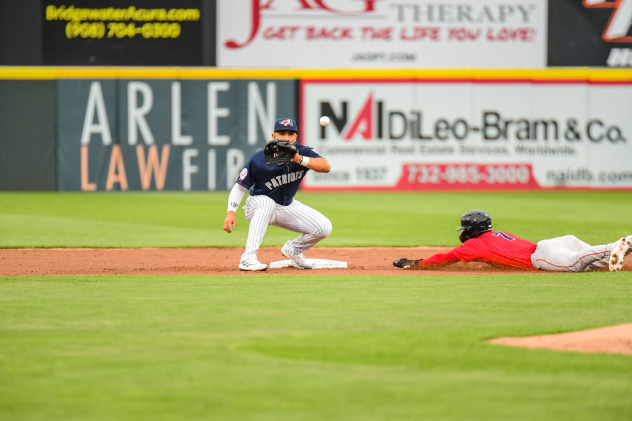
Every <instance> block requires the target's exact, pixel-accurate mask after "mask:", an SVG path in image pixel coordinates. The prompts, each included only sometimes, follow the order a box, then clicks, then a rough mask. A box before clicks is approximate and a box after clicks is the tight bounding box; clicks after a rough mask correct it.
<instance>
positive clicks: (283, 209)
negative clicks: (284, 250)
mask: <svg viewBox="0 0 632 421" xmlns="http://www.w3.org/2000/svg"><path fill="white" fill-rule="evenodd" d="M244 210H245V212H246V220H247V221H248V222H250V228H249V229H248V241H247V242H246V251H245V252H244V254H243V255H242V256H241V261H242V262H244V261H247V260H251V259H256V258H257V250H259V246H260V245H261V242H262V241H263V236H264V235H265V233H266V230H267V229H268V225H273V226H275V227H281V228H285V229H287V230H290V231H294V232H300V233H301V235H299V236H298V237H297V238H296V239H294V240H292V241H288V242H287V246H288V247H289V248H290V250H291V251H292V252H294V253H303V252H304V251H307V250H309V249H310V248H312V246H313V245H314V244H316V243H317V242H319V241H321V240H323V239H325V238H327V236H328V235H329V234H331V229H332V226H331V222H330V221H329V219H327V217H326V216H324V215H323V214H322V213H320V212H318V211H317V210H315V209H312V208H310V207H309V206H307V205H304V204H302V203H301V202H299V201H298V200H296V199H295V200H294V201H293V202H292V203H290V204H289V205H288V206H282V205H279V204H278V203H276V202H275V201H274V200H272V199H270V198H269V197H268V196H250V197H249V198H248V200H246V206H244Z"/></svg>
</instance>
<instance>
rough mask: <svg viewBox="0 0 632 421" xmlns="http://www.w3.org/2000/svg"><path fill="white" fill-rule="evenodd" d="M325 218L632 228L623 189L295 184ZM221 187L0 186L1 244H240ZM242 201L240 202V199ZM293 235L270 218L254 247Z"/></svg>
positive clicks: (409, 242) (390, 231) (441, 231)
mask: <svg viewBox="0 0 632 421" xmlns="http://www.w3.org/2000/svg"><path fill="white" fill-rule="evenodd" d="M297 199H298V200H300V201H301V202H303V203H305V204H307V205H309V206H312V207H313V208H315V209H317V210H318V211H320V212H321V213H323V214H324V215H325V216H327V217H328V218H329V219H330V220H331V222H332V224H333V228H334V229H333V233H332V235H331V236H330V237H329V238H327V239H326V240H324V241H322V242H321V243H319V245H318V246H321V247H347V246H419V245H423V246H457V245H458V244H460V243H459V240H458V235H457V234H456V233H455V232H454V230H455V228H456V227H458V226H459V225H458V224H459V220H460V217H461V215H462V214H463V213H464V212H466V211H468V210H472V209H484V210H486V211H487V212H489V213H490V215H491V216H492V220H493V221H494V228H495V229H497V230H503V231H508V232H511V233H513V234H516V235H518V236H520V237H522V238H525V239H527V240H531V241H534V242H537V241H539V240H542V239H545V238H552V237H558V236H561V235H566V234H574V235H576V236H577V237H579V238H581V239H582V240H584V241H586V242H588V243H590V244H606V243H610V242H613V241H615V240H616V239H618V238H619V237H621V236H623V235H629V234H630V233H632V219H631V218H629V217H628V215H629V214H630V209H632V194H630V193H629V192H538V193H532V192H529V193H478V192H476V193H475V192H472V193H309V194H308V193H300V194H299V195H298V196H297ZM227 200H228V193H227V192H218V193H182V192H180V193H167V192H160V193H94V194H86V193H7V192H4V193H0V247H4V248H14V247H244V245H245V244H246V238H247V234H248V223H247V222H246V220H245V217H244V212H243V210H242V209H240V210H239V211H238V212H237V231H236V232H233V233H232V234H230V235H229V234H227V233H225V232H224V231H223V230H222V223H223V221H224V217H225V216H226V207H227ZM244 204H245V200H244V201H242V205H244ZM290 238H293V235H292V234H291V233H289V232H288V231H285V230H282V229H279V228H275V227H269V229H268V232H267V234H266V236H265V239H264V241H263V246H273V245H282V244H284V243H285V241H287V240H288V239H290Z"/></svg>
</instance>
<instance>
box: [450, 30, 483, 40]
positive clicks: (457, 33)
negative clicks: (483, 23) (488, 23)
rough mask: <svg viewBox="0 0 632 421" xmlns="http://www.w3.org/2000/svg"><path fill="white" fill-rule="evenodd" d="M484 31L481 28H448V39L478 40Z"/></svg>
mask: <svg viewBox="0 0 632 421" xmlns="http://www.w3.org/2000/svg"><path fill="white" fill-rule="evenodd" d="M482 33H483V31H482V30H481V28H477V29H468V28H448V40H449V41H452V40H454V41H476V40H477V39H478V38H479V37H480V36H481V34H482Z"/></svg>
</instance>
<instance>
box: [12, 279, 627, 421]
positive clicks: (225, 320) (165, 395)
mask: <svg viewBox="0 0 632 421" xmlns="http://www.w3.org/2000/svg"><path fill="white" fill-rule="evenodd" d="M0 288H1V291H2V293H1V294H0V320H1V321H2V322H1V325H0V326H1V329H0V378H1V379H2V381H1V382H0V418H1V419H3V420H40V419H41V420H44V419H46V420H49V419H59V420H132V419H133V420H152V421H155V420H169V421H173V420H206V419H216V420H233V419H234V420H246V419H247V420H323V419H328V420H345V421H348V420H363V421H364V420H385V419H388V420H409V419H429V420H503V421H504V420H529V421H531V420H536V419H537V420H544V419H546V420H573V421H577V420H591V421H592V420H596V419H599V420H622V421H623V420H629V419H631V418H632V404H631V400H630V396H632V357H631V356H623V355H600V354H581V353H568V352H556V351H546V350H531V349H519V348H509V347H504V346H499V345H490V344H486V343H484V342H483V341H484V340H485V339H486V338H491V337H496V336H503V335H531V334H541V333H554V332H562V331H569V330H579V329H585V328H592V327H599V326H607V325H615V324H620V323H629V322H630V314H631V313H630V309H631V308H632V298H631V297H632V282H631V279H630V275H629V273H613V274H604V273H587V274H551V275H515V276H511V275H504V276H485V277H482V276H468V277H445V276H443V277H442V276H407V277H375V276H337V277H336V276H309V277H300V278H296V277H291V276H266V277H257V276H246V277H244V276H240V277H228V276H225V277H221V276H214V277H204V276H171V277H167V276H153V277H150V276H63V277H62V276H48V277H44V276H28V277H12V278H0Z"/></svg>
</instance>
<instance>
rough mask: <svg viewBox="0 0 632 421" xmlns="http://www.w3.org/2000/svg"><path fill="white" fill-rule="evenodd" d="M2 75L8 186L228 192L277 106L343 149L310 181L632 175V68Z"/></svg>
mask: <svg viewBox="0 0 632 421" xmlns="http://www.w3.org/2000/svg"><path fill="white" fill-rule="evenodd" d="M44 85H46V86H49V87H50V88H51V89H49V90H46V89H43V88H41V86H44ZM36 86H39V87H38V88H34V87H36ZM0 88H2V89H4V91H3V92H9V91H10V92H11V95H2V96H0V110H4V111H3V112H2V115H0V151H1V152H2V159H1V160H0V176H2V180H1V181H0V188H1V189H3V190H29V189H30V190H60V191H112V190H141V191H142V190H184V191H187V190H199V191H208V190H211V191H212V190H228V189H229V188H230V187H231V186H232V185H233V183H234V180H235V179H236V178H237V175H238V174H239V172H240V170H241V168H242V167H243V165H244V164H245V162H246V161H247V160H248V158H249V157H250V156H251V155H252V153H254V152H255V151H256V150H258V149H261V148H262V147H263V145H264V144H265V142H266V141H267V140H268V138H269V135H270V133H271V132H272V127H273V123H274V120H275V119H276V118H278V117H295V118H297V120H298V121H299V127H300V129H301V133H300V136H301V139H302V142H303V143H306V144H308V145H310V146H313V147H315V148H316V150H317V151H318V152H319V153H321V154H322V155H323V156H325V157H327V158H328V159H329V160H330V162H331V163H332V171H331V172H330V173H329V174H315V173H310V174H309V175H308V177H307V178H306V180H305V182H304V183H303V187H304V189H306V190H310V189H311V190H340V189H345V190H363V189H369V190H521V189H541V188H560V187H561V188H588V189H632V165H630V164H629V163H630V162H631V161H632V145H631V142H632V141H631V139H630V136H631V134H632V119H630V118H629V116H630V115H632V99H631V98H632V71H630V70H623V69H621V70H612V69H609V70H607V69H600V70H598V69H555V70H554V69H546V70H544V69H542V70H540V69H538V70H414V69H407V70H375V69H374V70H348V69H345V70H336V69H330V70H269V69H259V70H244V69H230V70H227V69H207V68H188V69H186V68H129V67H126V68H42V67H38V68H9V67H6V68H0ZM34 89H35V91H34ZM38 91H41V93H42V94H41V95H39V96H38V95H37V92H38ZM33 92H36V95H33ZM16 98H20V99H22V101H18V100H17V99H16ZM321 115H328V116H330V117H331V119H332V124H330V125H329V126H328V127H326V128H323V127H321V126H319V125H318V119H319V117H320V116H321Z"/></svg>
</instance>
